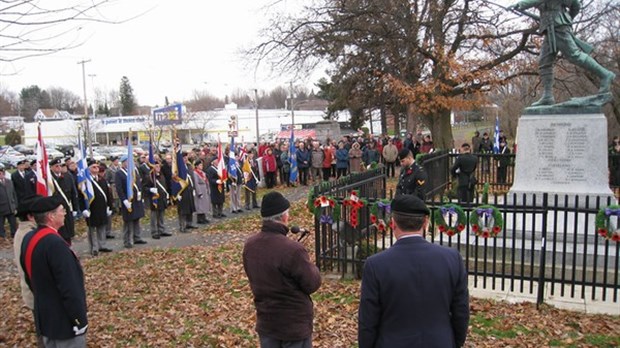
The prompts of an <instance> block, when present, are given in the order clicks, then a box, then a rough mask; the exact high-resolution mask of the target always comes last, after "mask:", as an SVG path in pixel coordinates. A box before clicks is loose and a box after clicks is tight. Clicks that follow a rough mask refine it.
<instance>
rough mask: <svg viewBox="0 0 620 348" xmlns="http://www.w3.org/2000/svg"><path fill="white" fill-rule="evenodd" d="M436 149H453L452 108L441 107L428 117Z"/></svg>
mask: <svg viewBox="0 0 620 348" xmlns="http://www.w3.org/2000/svg"><path fill="white" fill-rule="evenodd" d="M426 119H427V121H428V124H429V127H430V130H431V138H432V139H433V146H434V147H435V149H446V150H448V149H453V148H454V137H453V135H452V125H451V124H450V109H439V110H437V111H436V112H435V113H433V114H432V115H430V117H427V118H426Z"/></svg>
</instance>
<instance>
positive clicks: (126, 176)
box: [114, 131, 146, 248]
mask: <svg viewBox="0 0 620 348" xmlns="http://www.w3.org/2000/svg"><path fill="white" fill-rule="evenodd" d="M120 161H121V168H119V170H118V171H117V172H116V176H115V178H114V182H115V183H116V193H117V194H118V198H119V200H120V201H121V215H122V216H123V244H124V246H125V248H133V245H134V244H146V241H145V240H143V239H142V231H141V228H140V219H141V218H142V217H144V202H143V200H142V192H141V190H140V188H141V187H142V181H141V179H140V175H139V174H138V172H137V170H136V168H135V164H134V161H133V145H132V143H131V131H129V137H128V140H127V154H126V155H123V156H121V159H120ZM132 241H133V242H132Z"/></svg>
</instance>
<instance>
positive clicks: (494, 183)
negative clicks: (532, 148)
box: [421, 151, 620, 199]
mask: <svg viewBox="0 0 620 348" xmlns="http://www.w3.org/2000/svg"><path fill="white" fill-rule="evenodd" d="M457 156H458V154H457V153H448V152H447V151H439V152H437V153H434V154H430V155H426V156H424V157H422V158H421V162H422V163H423V165H424V169H425V170H426V171H427V172H429V173H433V175H435V173H438V175H439V176H440V177H441V178H444V177H446V176H445V172H448V173H449V168H451V167H452V165H453V164H454V161H455V160H456V157H457ZM476 156H478V166H477V167H476V172H475V176H476V178H477V179H478V184H477V189H478V190H482V187H483V186H484V184H485V183H488V184H489V186H490V187H491V188H492V189H493V191H500V192H507V191H508V190H510V187H511V186H512V184H513V182H514V168H515V155H514V154H493V153H477V154H476ZM427 162H430V163H427ZM439 163H441V164H439ZM608 163H609V167H608V171H609V186H610V188H611V190H612V191H613V192H614V194H615V196H616V199H620V154H618V155H609V157H608ZM441 165H444V166H446V167H443V169H440V170H439V171H437V172H435V169H436V167H440V166H441ZM450 181H451V178H450V177H449V176H448V177H447V179H446V182H445V184H444V185H441V184H440V183H439V180H438V183H437V184H433V185H432V187H431V188H430V189H429V190H427V192H429V193H431V194H438V193H441V192H443V191H442V190H441V189H442V188H445V189H449V188H451V186H450V184H449V182H450Z"/></svg>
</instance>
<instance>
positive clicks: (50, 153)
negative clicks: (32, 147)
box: [45, 147, 67, 159]
mask: <svg viewBox="0 0 620 348" xmlns="http://www.w3.org/2000/svg"><path fill="white" fill-rule="evenodd" d="M45 151H47V158H48V159H54V158H62V157H66V156H67V155H65V154H64V153H62V152H60V151H58V150H56V149H54V148H52V147H46V148H45Z"/></svg>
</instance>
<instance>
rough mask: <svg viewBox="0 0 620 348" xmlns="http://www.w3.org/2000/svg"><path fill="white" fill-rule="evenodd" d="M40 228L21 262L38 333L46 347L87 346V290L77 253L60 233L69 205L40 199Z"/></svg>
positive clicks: (27, 241)
mask: <svg viewBox="0 0 620 348" xmlns="http://www.w3.org/2000/svg"><path fill="white" fill-rule="evenodd" d="M30 209H31V212H32V214H33V215H34V219H35V221H36V223H37V228H36V229H35V230H33V231H31V232H29V233H28V234H26V236H25V237H24V240H23V242H22V245H21V257H20V263H21V267H22V269H23V270H24V274H25V278H26V282H27V283H28V286H29V287H30V289H31V290H32V293H33V294H34V316H35V326H36V328H37V333H38V334H39V335H41V337H42V339H43V343H44V344H45V346H46V347H48V346H50V347H55V346H57V345H58V344H62V346H63V347H65V346H66V347H68V346H71V347H86V335H85V334H86V330H87V328H88V319H87V318H86V289H85V287H84V272H83V271H82V266H81V265H80V261H79V260H78V258H77V256H76V255H75V253H74V252H73V251H72V250H71V248H70V247H69V245H68V244H67V242H66V241H65V240H64V239H63V238H62V237H61V236H60V235H59V234H58V229H59V228H60V227H62V225H63V224H64V219H65V214H67V212H66V211H65V208H64V206H63V204H62V199H61V198H60V197H58V196H52V197H45V198H39V199H36V200H35V201H34V202H33V203H32V204H31V208H30Z"/></svg>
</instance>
